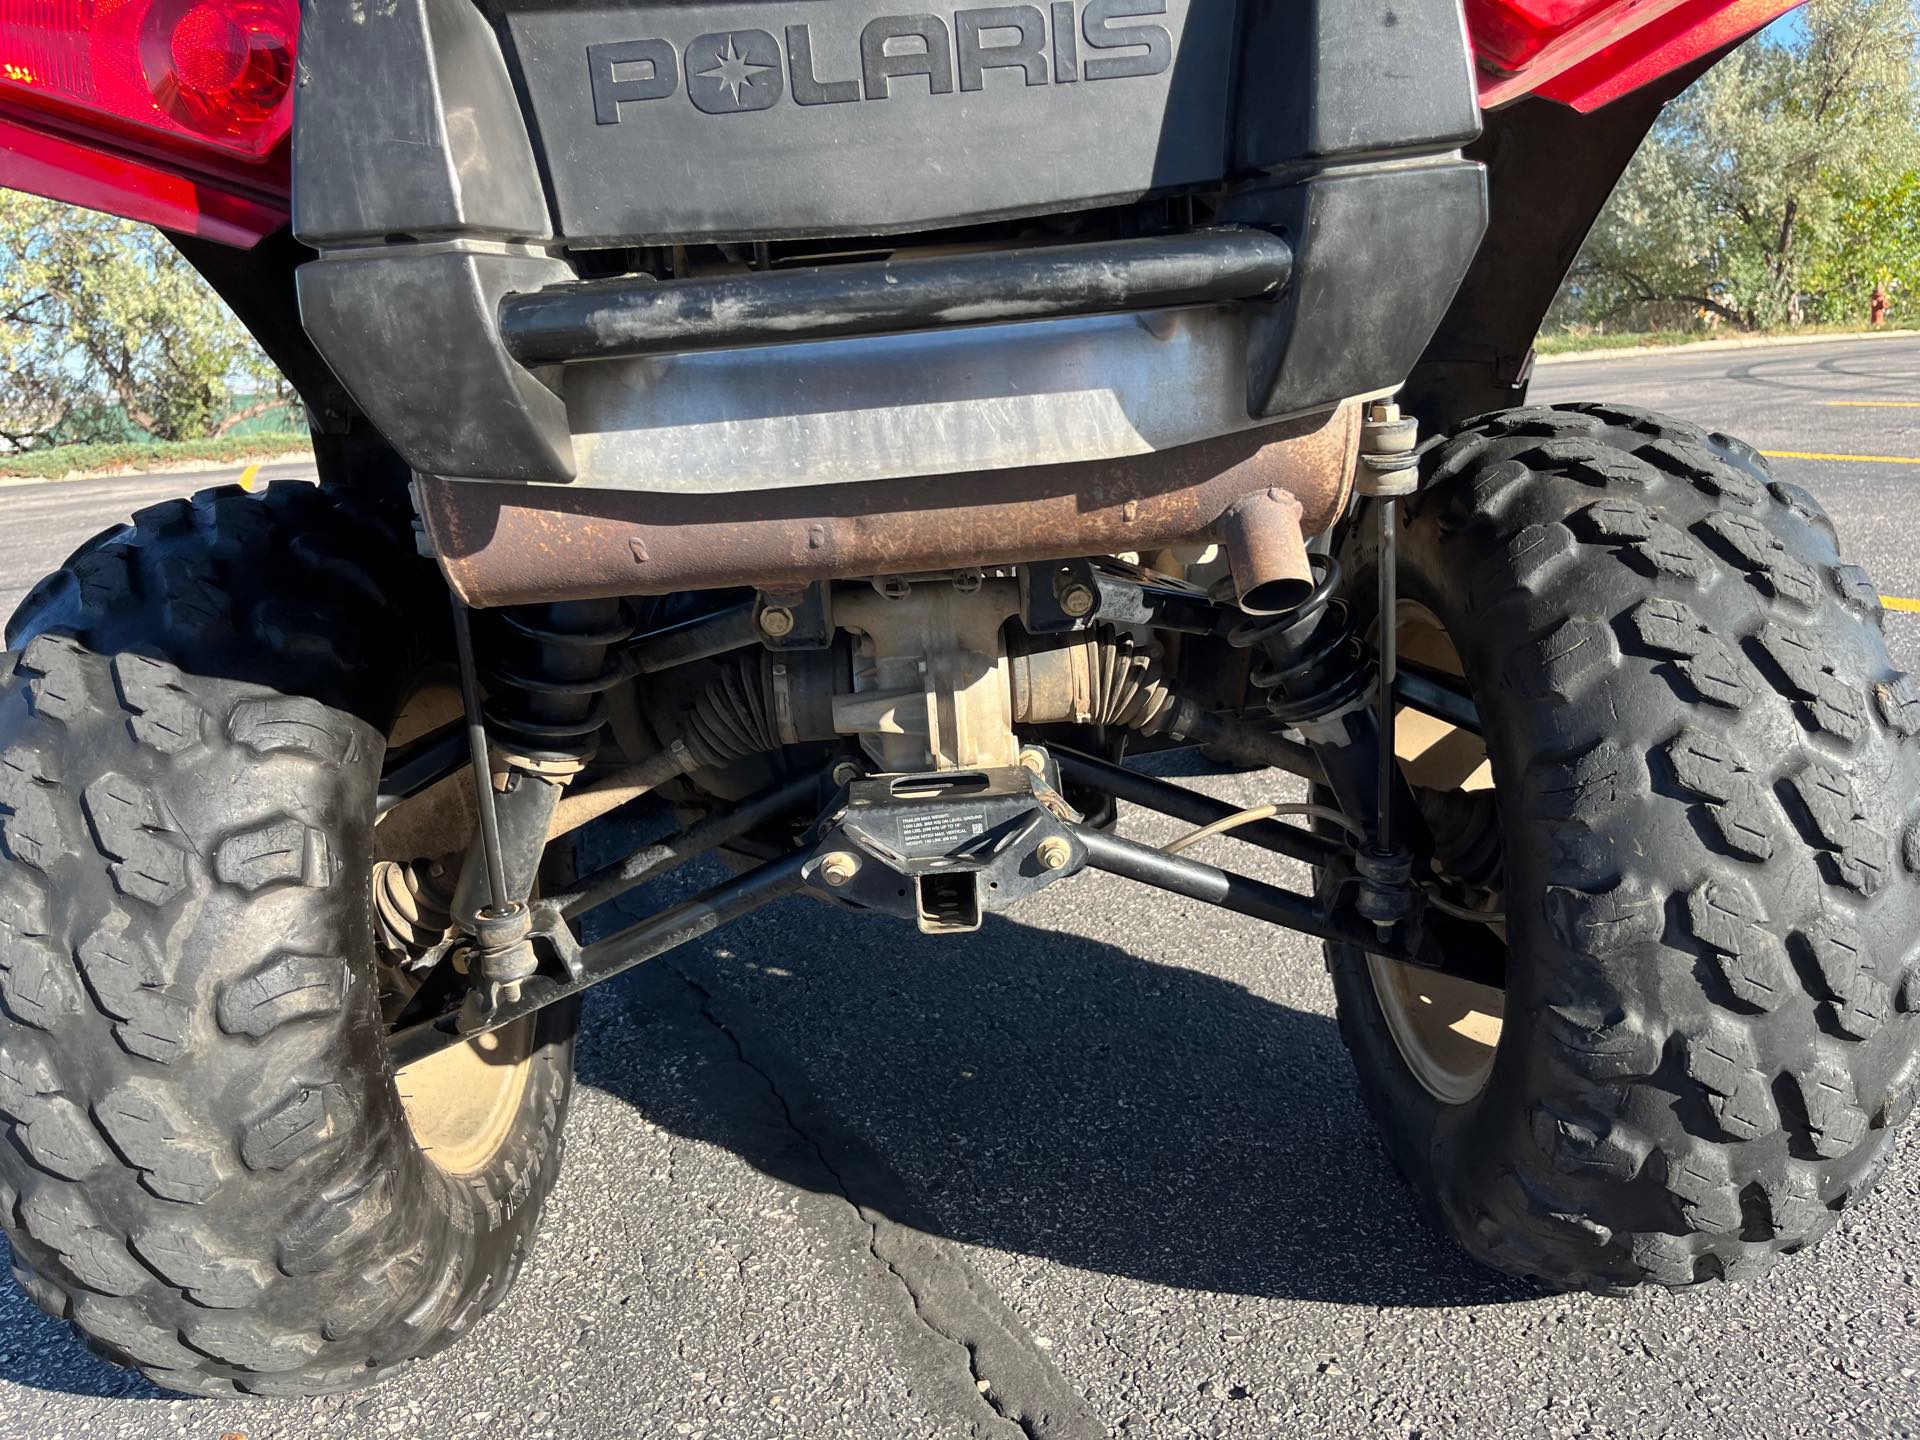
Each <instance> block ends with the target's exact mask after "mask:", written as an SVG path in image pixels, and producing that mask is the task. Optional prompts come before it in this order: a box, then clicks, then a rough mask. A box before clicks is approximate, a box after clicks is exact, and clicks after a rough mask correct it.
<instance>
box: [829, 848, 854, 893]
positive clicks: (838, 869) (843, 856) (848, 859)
mask: <svg viewBox="0 0 1920 1440" xmlns="http://www.w3.org/2000/svg"><path fill="white" fill-rule="evenodd" d="M859 870H860V861H859V859H858V858H856V857H855V856H853V855H850V854H848V853H847V852H846V851H845V850H835V851H834V852H833V853H832V854H830V855H827V856H824V857H823V858H822V859H821V861H820V878H821V879H822V880H824V881H826V882H827V884H829V885H834V886H839V885H844V884H846V883H847V882H848V881H849V880H851V879H853V877H854V876H855V875H856V874H857V873H859Z"/></svg>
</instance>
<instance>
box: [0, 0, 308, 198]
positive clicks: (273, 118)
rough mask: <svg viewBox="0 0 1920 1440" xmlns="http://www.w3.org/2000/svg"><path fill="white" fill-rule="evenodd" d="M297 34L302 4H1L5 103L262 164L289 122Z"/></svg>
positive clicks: (188, 0) (268, 0) (283, 0)
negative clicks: (9, 102)
mask: <svg viewBox="0 0 1920 1440" xmlns="http://www.w3.org/2000/svg"><path fill="white" fill-rule="evenodd" d="M299 33H300V7H299V5H298V3H297V0H0V97H4V98H5V99H7V100H10V101H18V102H20V103H21V104H23V105H25V106H29V107H32V108H35V109H42V110H46V111H50V112H55V113H64V114H67V115H70V116H71V117H72V118H73V119H75V120H77V121H79V122H81V123H83V124H88V123H91V124H95V125H98V124H100V123H102V122H105V123H106V124H107V125H109V126H111V127H113V128H115V129H119V128H120V127H131V128H133V129H134V130H136V131H138V132H141V134H142V135H143V137H144V138H146V139H149V140H155V141H158V142H159V143H161V144H167V145H173V146H179V145H185V146H191V147H194V148H204V147H211V148H214V149H217V150H220V151H224V152H226V153H229V154H233V155H238V156H243V157H245V158H247V159H256V160H257V159H259V158H261V157H263V156H265V155H267V154H269V153H270V152H271V151H272V150H273V149H274V147H275V146H276V145H278V144H279V143H280V141H281V139H282V138H283V137H284V136H285V135H286V133H287V131H288V129H289V127H290V126H291V124H292V121H293V60H294V51H295V48H296V45H297V43H298V37H299Z"/></svg>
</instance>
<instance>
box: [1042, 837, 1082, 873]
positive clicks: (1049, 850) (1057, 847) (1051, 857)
mask: <svg viewBox="0 0 1920 1440" xmlns="http://www.w3.org/2000/svg"><path fill="white" fill-rule="evenodd" d="M1033 853H1034V856H1035V858H1037V859H1038V860H1039V861H1040V863H1041V864H1042V865H1044V866H1045V867H1046V868H1047V869H1049V870H1064V869H1066V868H1067V864H1068V862H1070V861H1071V860H1072V859H1073V846H1071V845H1069V844H1068V843H1067V842H1066V841H1065V840H1063V839H1061V838H1060V837H1059V836H1058V835H1049V836H1048V837H1047V838H1046V839H1044V840H1042V841H1041V842H1040V848H1039V849H1037V850H1035V851H1034V852H1033Z"/></svg>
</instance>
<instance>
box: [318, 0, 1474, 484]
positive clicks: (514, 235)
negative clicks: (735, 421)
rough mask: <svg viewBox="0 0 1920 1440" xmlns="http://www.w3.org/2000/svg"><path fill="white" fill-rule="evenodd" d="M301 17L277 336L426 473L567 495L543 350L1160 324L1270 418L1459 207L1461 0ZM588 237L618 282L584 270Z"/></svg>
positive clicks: (1463, 218)
mask: <svg viewBox="0 0 1920 1440" xmlns="http://www.w3.org/2000/svg"><path fill="white" fill-rule="evenodd" d="M305 23H306V30H305V39H304V44H305V53H304V55H303V72H304V73H303V85H302V89H301V91H300V100H299V107H298V111H297V114H296V133H295V178H294V185H295V192H294V199H295V226H296V230H297V232H298V234H299V236H300V238H301V239H302V240H304V241H305V242H306V243H307V244H309V245H311V246H313V247H314V248H315V249H317V250H319V251H320V252H321V258H320V259H319V260H317V261H315V262H313V263H311V264H309V265H308V266H306V267H305V268H304V270H303V271H302V274H301V277H300V289H301V306H302V314H303V319H304V320H305V323H306V325H307V328H308V331H309V333H310V335H311V336H312V337H313V339H314V341H315V343H316V345H317V346H318V347H319V348H320V349H321V351H322V353H323V354H324V355H325V356H326V357H327V359H328V361H329V363H330V364H331V365H332V366H333V367H334V369H335V371H336V373H338V375H339V376H340V378H341V380H342V382H343V383H344V384H345V385H346V386H347V388H348V389H349V390H350V391H351V392H352V393H353V395H354V396H355V399H356V400H357V401H358V402H359V403H360V404H361V406H362V407H363V408H364V409H366V410H367V412H368V413H369V414H370V416H371V417H372V418H373V419H374V421H375V423H376V424H377V425H379V426H380V428H381V429H382V431H383V432H384V433H386V434H387V436H388V438H389V439H390V440H391V441H392V442H393V443H394V445H395V446H396V448H398V449H399V450H400V451H401V452H402V453H403V454H404V455H405V456H406V458H407V459H408V460H409V462H410V463H412V464H413V465H414V466H415V467H416V468H417V469H420V470H422V471H425V472H429V473H437V474H448V475H460V476H469V477H475V478H494V479H519V480H568V479H571V478H573V477H574V476H575V474H576V473H577V470H578V466H577V464H576V459H575V456H574V453H573V452H574V447H573V445H572V429H571V428H570V427H571V426H576V425H577V420H570V417H569V406H568V400H567V395H566V391H567V383H568V382H567V379H566V372H565V368H564V367H565V366H567V365H570V364H573V363H575V362H581V361H587V360H591V359H596V358H600V359H604V358H607V357H609V356H634V355H653V354H661V353H672V352H688V353H692V352H696V351H700V350H710V349H713V348H715V347H722V346H743V345H759V344H766V343H776V342H780V343H784V342H791V341H795V340H803V339H805V340H818V339H821V338H824V337H829V336H854V337H857V336H872V335H881V334H885V333H888V332H890V331H899V330H903V329H929V328H938V327H944V326H953V325H968V326H980V325H992V324H1009V323H1013V322H1041V321H1045V320H1047V319H1048V318H1050V317H1070V316H1080V315H1088V314H1101V313H1113V312H1126V311H1138V312H1140V313H1142V314H1143V315H1150V314H1152V313H1155V312H1160V311H1164V310H1168V309H1170V308H1173V307H1183V306H1184V307H1192V306H1209V307H1217V308H1220V309H1222V310H1223V311H1226V312H1231V313H1232V314H1234V315H1236V316H1239V317H1242V318H1241V319H1238V320H1236V321H1234V326H1235V327H1236V328H1235V333H1240V332H1241V331H1244V335H1245V346H1244V348H1245V364H1244V374H1243V375H1241V376H1239V377H1236V378H1235V379H1234V381H1233V383H1234V385H1235V388H1236V389H1244V392H1245V405H1246V415H1247V416H1250V417H1272V416H1281V415H1289V414H1298V413H1304V412H1307V411H1311V410H1314V409H1316V408H1322V407H1325V406H1328V405H1331V404H1333V403H1336V402H1338V401H1339V400H1342V399H1346V398H1349V397H1352V396H1354V395H1359V394H1366V393H1372V392H1376V391H1380V390H1384V389H1386V388H1388V387H1391V386H1392V385H1394V384H1397V383H1398V382H1399V381H1400V380H1401V379H1403V378H1404V377H1405V375H1406V373H1407V371H1408V370H1409V369H1410V368H1411V366H1412V364H1413V363H1414V361H1415V359H1416V358H1417V357H1418V355H1419V353H1420V350H1421V348H1422V346H1423V345H1424V343H1425V341H1426V339H1427V338H1428V336H1429V335H1430V334H1431V333H1432V330H1433V328H1434V325H1435V324H1436V323H1437V320H1438V318H1439V315H1440V313H1441V311H1442V310H1443V309H1444V307H1445V305H1446V303H1447V301H1448V299H1449V298H1450V297H1451V295H1452V293H1453V290H1454V288H1455V287H1456V285H1457V284H1458V282H1459V279H1460V277H1461V275H1462V274H1463V273H1464V271H1465V269H1466V266H1467V264H1468V261H1469V260H1470V258H1471V255H1472V253H1473V249H1474V247H1475V245H1476V244H1477V243H1478V240H1479V236H1480V233H1481V230H1482V228H1483V226H1484V223H1485V205H1486V202H1485V191H1484V183H1483V179H1482V176H1481V173H1480V170H1479V167H1477V166H1474V165H1470V164H1467V163H1464V162H1462V161H1460V160H1459V159H1458V154H1457V150H1458V146H1459V145H1460V144H1461V143H1462V141H1464V140H1466V139H1467V138H1469V137H1471V136H1472V135H1473V134H1474V133H1476V131H1477V126H1478V111H1477V109H1476V107H1475V104H1474V98H1473V83H1472V74H1471V70H1470V66H1469V63H1468V51H1467V44H1466V37H1465V31H1464V27H1463V25H1462V23H1461V19H1460V14H1459V9H1458V3H1457V0H1400V3H1396V4H1395V5H1393V6H1392V7H1386V8H1376V7H1372V6H1356V5H1353V4H1351V3H1350V0H1301V3H1297V4H1292V3H1290V4H1286V5H1267V4H1254V3H1248V4H1245V5H1235V4H1231V3H1227V0H1057V3H1048V4H1044V5H1016V6H999V7H990V8H967V7H962V8H960V9H956V10H948V11H942V12H940V13H939V14H937V15H927V14H917V15H893V14H890V13H889V12H888V11H887V10H886V8H885V6H884V5H883V4H882V3H881V0H785V3H774V0H730V3H724V4H708V3H697V4H685V3H679V0H675V3H672V4H668V3H664V0H654V3H639V4H635V3H612V0H600V3H595V0H485V3H480V0H395V3H393V4H389V5H381V6H375V7H345V6H335V5H331V4H323V3H320V0H311V3H309V5H308V10H307V16H306V22H305ZM716 76H717V77H719V78H717V79H716V78H714V77H716ZM1022 216H1027V217H1044V218H1043V219H1040V218H1036V219H1034V220H1030V221H1011V222H1010V221H1009V219H1008V217H1022ZM963 227H966V228H965V229H964V236H965V239H966V243H967V244H968V245H970V246H975V247H991V248H983V250H982V253H973V254H966V253H962V254H950V255H943V256H941V257H940V258H935V259H918V258H911V259H905V260H900V261H894V262H886V263H871V262H869V263H865V264H854V265H831V266H819V267H815V268H811V269H804V270H792V269H769V268H767V267H766V266H765V265H759V266H756V267H752V268H749V266H748V265H747V264H743V265H742V266H741V267H740V268H739V270H738V273H734V274H721V275H716V276H713V277H711V278H709V277H700V278H694V279H684V278H680V279H669V280H667V281H665V283H656V280H655V278H653V277H650V276H649V275H647V274H645V273H642V272H644V271H645V270H651V271H653V272H654V276H657V275H659V274H660V273H661V272H662V271H663V270H668V269H673V268H674V264H675V263H676V262H677V260H678V256H679V254H680V251H679V250H678V249H677V248H674V249H671V250H670V249H669V248H668V247H680V246H684V245H688V244H693V243H696V242H697V243H701V244H718V245H720V246H722V247H723V252H724V253H725V254H728V255H732V254H736V253H741V254H744V253H745V252H746V251H748V250H751V249H752V248H753V246H754V245H755V244H756V242H760V241H763V240H765V239H766V238H768V237H779V238H782V239H810V238H813V237H834V238H835V239H845V240H847V241H848V242H849V244H848V246H847V248H849V249H856V248H865V249H869V250H872V249H876V248H877V249H880V250H881V251H882V252H884V250H885V248H886V247H885V246H884V245H876V244H875V243H874V242H872V241H870V240H861V237H873V236H882V235H897V234H902V233H905V232H917V239H916V242H915V243H918V244H921V245H924V244H926V243H927V241H928V240H929V239H937V238H938V235H939V233H940V232H942V231H946V232H948V233H956V234H959V233H963ZM996 227H997V229H996ZM1023 232H1024V233H1023ZM983 235H985V236H986V239H985V240H983V239H982V238H981V237H982V236H983ZM1062 240H1064V241H1067V242H1069V243H1065V244H1062V243H1058V242H1059V241H1062ZM855 242H858V243H855ZM589 252H591V255H590V258H591V259H592V260H593V262H594V268H596V269H601V270H604V269H605V268H607V262H608V260H609V257H612V259H613V264H612V268H614V269H615V270H619V269H626V270H628V271H629V272H630V273H629V275H628V276H627V277H621V278H610V279H606V280H597V281H583V273H582V264H581V261H582V257H583V256H589ZM663 256H671V257H672V258H671V259H670V260H664V261H663V260H661V259H660V258H659V257H663ZM621 257H624V258H621ZM650 257H651V258H650ZM675 273H676V274H682V275H683V274H684V271H679V270H676V271H675Z"/></svg>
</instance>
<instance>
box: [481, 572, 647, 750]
mask: <svg viewBox="0 0 1920 1440" xmlns="http://www.w3.org/2000/svg"><path fill="white" fill-rule="evenodd" d="M489 619H490V620H491V622H492V623H491V625H490V626H489V628H490V629H492V631H493V638H494V642H495V643H494V644H493V645H491V646H489V647H488V651H489V653H488V654H487V656H486V659H485V660H484V662H483V666H482V668H483V671H484V673H485V675H486V681H487V712H486V713H487V733H488V735H489V736H490V737H491V739H492V740H493V743H494V744H495V745H496V746H497V747H498V748H499V749H500V750H501V751H502V752H503V753H505V754H506V755H507V756H508V757H509V758H522V757H524V758H527V759H534V760H540V761H543V762H548V761H566V760H574V761H580V760H585V759H587V758H589V757H590V756H591V755H592V754H593V751H594V748H595V745H596V742H597V737H598V735H599V732H600V727H601V726H603V725H604V724H606V721H607V701H606V692H607V691H608V690H611V689H612V688H613V687H614V686H615V685H617V684H618V683H619V682H620V680H621V678H622V674H623V672H622V670H621V667H620V664H619V661H618V660H617V659H615V658H614V657H613V654H612V651H613V647H614V646H616V645H618V644H619V643H620V642H621V641H622V640H625V639H626V638H627V637H628V636H629V635H631V634H632V633H633V624H632V622H631V621H630V620H629V618H628V616H627V613H626V610H625V607H624V606H623V605H622V604H621V602H620V601H618V600H563V601H555V602H553V603H551V604H546V605H518V606H515V607H513V608H512V609H508V610H498V611H494V612H491V614H490V615H489Z"/></svg>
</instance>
